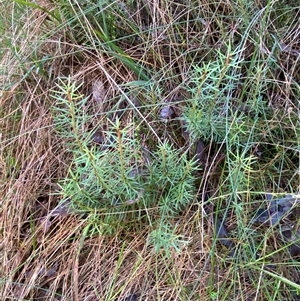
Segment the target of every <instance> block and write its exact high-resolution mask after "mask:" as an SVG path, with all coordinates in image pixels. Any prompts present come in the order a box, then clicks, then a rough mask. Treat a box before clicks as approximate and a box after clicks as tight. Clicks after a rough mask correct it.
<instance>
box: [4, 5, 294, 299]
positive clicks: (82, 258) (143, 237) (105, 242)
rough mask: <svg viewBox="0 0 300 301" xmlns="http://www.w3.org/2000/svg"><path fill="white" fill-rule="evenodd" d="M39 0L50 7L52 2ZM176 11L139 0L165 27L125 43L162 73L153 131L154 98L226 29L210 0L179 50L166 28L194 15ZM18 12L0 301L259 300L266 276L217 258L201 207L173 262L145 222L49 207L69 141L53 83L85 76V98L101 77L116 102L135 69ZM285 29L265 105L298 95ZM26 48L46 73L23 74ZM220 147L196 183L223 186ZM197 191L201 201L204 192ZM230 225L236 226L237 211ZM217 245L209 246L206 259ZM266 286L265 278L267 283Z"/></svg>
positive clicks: (107, 97)
mask: <svg viewBox="0 0 300 301" xmlns="http://www.w3.org/2000/svg"><path fill="white" fill-rule="evenodd" d="M189 4H191V3H189ZM40 5H41V6H44V7H47V8H48V9H51V2H50V1H49V2H48V1H43V2H41V3H40ZM174 7H175V6H174ZM174 7H173V9H174V10H176V9H175V8H174ZM178 7H179V8H180V9H179V8H178V10H177V12H176V13H174V12H171V11H170V10H171V8H170V7H169V6H168V2H164V1H162V3H158V2H157V1H150V2H149V3H147V4H145V7H144V8H140V11H139V10H138V11H139V12H140V14H137V15H135V16H134V18H137V23H139V24H143V22H144V21H141V20H139V18H141V17H143V13H144V11H145V10H148V11H151V13H152V16H153V20H154V24H156V25H159V26H160V27H159V26H158V27H157V28H154V29H153V32H152V36H149V38H148V39H145V38H144V37H143V40H142V42H141V43H140V44H139V45H135V46H132V45H131V46H130V45H126V42H124V45H122V46H123V47H124V49H125V50H126V52H127V53H128V54H129V55H130V56H131V57H132V58H135V59H136V61H137V62H139V63H140V64H142V65H143V66H145V67H146V68H147V69H148V68H149V69H151V70H157V72H158V74H159V75H158V76H157V77H158V78H157V79H156V78H155V75H154V79H155V80H157V81H158V82H159V80H160V79H161V78H163V79H166V80H163V83H164V85H165V86H164V88H165V89H164V91H163V93H162V94H161V95H159V96H161V99H160V100H158V101H157V100H155V101H156V102H155V101H154V102H153V103H151V102H150V100H149V99H147V98H146V99H145V98H143V96H140V98H141V100H142V101H144V102H145V100H146V101H148V103H146V105H149V107H150V109H149V111H147V115H146V116H145V117H144V120H143V121H141V122H144V123H148V124H147V126H148V127H149V128H151V129H152V130H153V131H154V132H155V131H156V130H160V131H161V132H162V130H161V129H160V128H159V129H158V127H159V126H157V125H156V123H155V121H153V120H151V114H154V112H157V110H158V109H157V108H158V107H159V105H161V104H163V103H164V102H169V101H172V100H173V99H176V98H178V96H179V95H181V93H182V90H181V86H182V83H184V82H186V81H187V80H188V78H187V72H188V71H189V70H190V64H191V63H192V62H193V60H194V59H196V58H197V57H202V58H206V57H210V55H211V52H212V51H213V49H214V48H216V47H220V49H221V48H222V47H223V46H224V40H225V36H226V37H227V35H222V32H221V31H222V28H220V24H218V22H219V21H218V19H217V18H216V19H214V18H213V17H214V14H213V15H212V14H211V11H212V8H211V7H210V5H209V3H203V6H202V9H203V11H205V12H206V11H207V14H208V16H209V17H208V19H209V20H210V21H209V22H208V21H207V22H206V21H205V22H204V19H201V20H202V21H201V22H202V23H201V22H200V23H199V24H198V26H199V28H202V29H201V30H199V28H193V27H191V28H187V29H186V31H187V36H186V44H185V45H181V46H180V47H178V45H177V41H176V40H174V41H172V40H170V39H171V38H172V37H173V38H174V37H175V36H176V35H177V34H178V33H176V32H174V28H175V27H174V26H172V24H173V23H174V22H175V21H178V20H181V19H185V20H186V18H188V15H189V12H190V8H187V7H186V5H185V4H180V3H178ZM215 9H216V14H217V12H218V14H219V15H230V14H231V13H233V12H234V11H235V7H234V6H232V5H230V4H228V3H227V2H226V3H225V1H224V2H222V1H221V2H220V4H219V5H217V7H216V8H215ZM204 15H205V13H204ZM170 16H173V19H172V18H171V17H170ZM24 18H28V19H27V20H26V19H25V20H24V26H23V28H24V31H22V32H21V33H20V34H19V33H18V34H17V35H16V36H14V38H15V39H18V40H20V41H21V43H20V46H21V48H20V49H19V56H20V55H21V56H22V58H21V60H23V61H24V64H23V65H22V64H20V60H19V59H17V57H16V55H15V54H14V53H13V52H12V51H7V53H6V55H5V56H4V57H2V65H3V66H6V73H5V74H4V75H1V82H2V83H3V86H4V85H5V86H9V87H10V88H9V89H5V91H4V90H3V91H2V92H1V97H0V112H1V120H0V135H1V136H0V139H1V141H0V142H1V149H0V172H1V178H0V200H1V209H0V241H1V242H0V266H1V268H0V278H1V279H0V295H1V300H49V301H54V300H57V301H58V300H59V301H63V300H74V301H81V300H88V301H96V300H107V301H109V300H122V298H123V297H126V296H128V295H130V294H132V293H137V294H138V295H139V296H140V299H139V300H149V301H150V300H153V301H154V300H155V301H156V300H211V298H212V294H211V293H212V291H213V292H224V294H225V298H226V294H228V295H227V297H228V299H227V300H230V296H231V295H232V294H233V293H234V294H235V298H236V299H235V300H250V296H252V298H254V297H253V296H256V300H264V299H263V293H261V292H260V290H259V285H258V287H255V284H257V281H258V283H260V282H261V279H260V278H257V279H254V277H255V276H258V275H260V277H264V276H262V275H261V273H260V272H257V273H256V274H255V273H253V274H251V273H248V272H247V271H246V270H243V271H237V264H236V262H235V261H227V260H226V259H224V258H223V256H222V255H219V253H218V251H217V249H215V248H214V247H213V240H212V237H213V231H212V229H211V226H207V225H209V223H208V221H209V219H207V220H206V218H205V219H204V217H203V216H202V210H203V208H202V207H201V206H199V208H197V209H196V211H195V210H194V208H190V209H187V210H186V211H185V212H184V214H183V215H182V217H180V218H178V221H177V222H178V224H179V225H180V230H181V234H183V235H184V236H185V237H188V238H189V240H190V241H189V244H188V246H187V247H185V248H184V249H183V251H182V252H181V253H180V254H179V253H176V252H174V253H172V254H171V256H170V258H166V257H165V256H164V254H163V253H154V252H153V249H152V248H151V247H150V246H149V245H147V236H148V234H149V229H148V228H142V229H141V231H140V232H139V233H131V232H130V231H120V232H119V233H117V234H116V235H115V236H114V237H108V236H99V235H98V236H95V237H86V236H85V231H86V230H87V228H88V226H89V223H90V220H89V217H81V216H79V215H76V214H75V215H66V216H53V215H52V213H51V212H53V210H54V209H55V208H56V207H57V205H58V203H59V201H60V200H61V197H60V196H59V195H58V194H57V192H58V190H59V187H58V185H57V183H58V181H59V180H61V179H63V178H64V177H65V176H66V174H67V171H68V168H69V164H70V162H71V159H72V157H71V155H70V153H69V152H68V149H67V145H66V143H65V141H64V140H63V138H60V137H57V135H56V134H55V131H54V125H53V116H52V114H53V112H52V110H51V108H52V107H53V106H54V105H55V101H56V100H55V99H54V98H52V97H51V91H52V90H53V89H54V88H55V80H56V78H57V77H59V76H68V75H71V77H72V80H74V81H76V82H79V83H81V82H83V83H84V85H83V88H82V93H84V94H85V95H90V94H92V90H93V83H95V82H96V81H97V80H98V81H101V82H102V83H103V85H104V87H105V91H104V92H103V93H102V94H101V98H102V102H103V104H104V106H108V107H113V105H114V103H111V101H112V99H114V97H115V96H116V95H118V94H120V89H121V88H120V86H121V85H122V84H126V83H128V82H130V81H134V80H136V75H135V74H134V72H133V71H132V70H130V69H129V68H127V67H126V66H124V65H123V64H120V62H119V61H118V60H116V59H115V58H114V57H109V56H108V55H107V53H105V52H104V51H103V52H102V51H101V50H100V51H95V49H93V50H91V49H90V48H89V47H86V48H85V47H84V46H82V45H78V44H76V43H75V40H76V38H75V37H73V34H75V32H74V33H73V32H66V31H65V29H64V28H63V29H61V30H55V31H53V35H52V36H50V37H47V38H45V39H41V36H43V35H44V34H45V33H46V32H47V29H48V30H49V25H47V23H46V22H45V21H46V20H47V15H46V14H44V13H42V12H40V11H38V10H34V11H33V12H32V14H31V15H27V16H24ZM201 18H202V17H201ZM32 20H34V23H33V22H32ZM222 21H224V24H225V25H224V24H222V26H224V27H226V26H228V27H230V26H231V25H232V24H230V22H229V21H228V20H226V18H225V17H224V20H222ZM44 24H46V25H45V26H44ZM187 24H188V22H187ZM11 31H13V28H11ZM193 31H195V35H194V36H193V35H192V34H191V32H193ZM289 32H290V34H289V35H286V36H285V38H286V39H285V40H284V41H283V44H284V45H289V48H284V50H283V51H282V53H281V54H280V55H284V59H282V60H280V62H281V63H282V65H281V66H280V67H281V70H284V71H286V72H283V73H282V74H280V76H283V78H282V79H280V80H278V79H277V75H276V76H274V77H276V78H274V82H275V83H276V85H275V87H274V89H273V88H272V89H273V90H272V89H271V88H270V90H269V91H268V93H267V96H266V97H268V100H269V102H270V103H271V104H272V106H273V105H274V107H275V105H277V104H279V105H278V106H279V107H281V108H282V107H284V108H285V110H286V111H291V110H296V109H297V105H298V102H297V101H299V100H297V99H295V98H296V97H297V95H295V94H294V91H293V90H292V89H289V85H290V82H291V81H290V78H287V77H286V76H287V74H289V75H290V76H291V77H292V78H293V79H294V80H296V81H298V83H299V42H297V41H299V28H296V27H295V26H292V25H291V27H290V31H289ZM83 34H86V35H89V36H90V37H91V40H94V38H95V37H94V36H93V33H91V32H89V29H88V28H86V32H85V33H83ZM144 34H145V33H144ZM146 34H148V33H146ZM141 35H142V33H141ZM166 37H168V38H166ZM73 39H74V40H73ZM195 41H197V42H195ZM249 41H250V39H249ZM249 41H248V40H247V43H249V44H250V45H249V46H248V50H245V52H244V53H243V54H244V56H245V57H247V56H248V55H249V53H250V52H251V51H252V48H251V47H252V46H251V42H249ZM120 44H122V42H120ZM32 45H36V46H34V47H33V48H34V49H35V50H36V52H37V53H38V55H37V56H38V57H43V56H44V55H50V56H51V57H52V58H53V59H52V60H51V61H50V62H47V63H46V65H45V67H44V69H45V70H47V68H48V70H50V67H51V72H49V74H48V77H47V76H46V77H45V76H42V75H41V74H39V73H38V72H35V70H34V68H33V69H32V72H30V74H28V75H26V70H27V71H28V70H29V69H30V68H32V64H31V62H32V60H33V58H32V55H33V52H32V48H31V47H32ZM201 45H205V46H204V47H201ZM29 46H30V47H29ZM97 47H100V46H99V45H97ZM249 49H250V50H249ZM291 49H292V50H293V51H291ZM265 53H268V50H266V49H265V48H264V49H263V50H262V52H261V56H262V57H263V56H264V54H265ZM77 54H78V55H77ZM190 57H194V59H190ZM297 74H298V75H297ZM298 95H299V94H298ZM157 96H158V95H155V97H157ZM286 99H288V101H285V100H286ZM92 101H93V98H91V107H92V109H93V110H94V111H95V112H99V110H101V109H103V107H102V106H103V104H101V105H99V104H98V105H99V106H100V108H99V106H98V105H95V103H92ZM179 110H180V108H179ZM101 123H103V118H102V117H101V118H98V117H97V116H95V118H94V119H93V120H92V121H91V125H90V127H91V128H92V129H93V128H97V126H98V125H99V124H101ZM295 127H296V125H295ZM91 128H90V129H91ZM90 129H85V130H90ZM292 130H296V129H295V128H292ZM159 138H160V137H159ZM169 138H171V139H173V140H172V141H173V142H174V143H175V144H178V145H179V144H180V143H181V144H182V141H181V140H180V139H179V140H178V139H176V137H174V136H170V137H169ZM179 146H182V145H179ZM220 149H221V148H220ZM216 153H217V156H215V157H214V159H213V160H212V162H213V163H215V164H214V166H213V167H211V168H208V167H206V168H205V170H204V177H203V181H202V182H201V184H200V187H203V186H209V187H211V186H212V187H215V186H216V185H219V183H218V182H219V179H216V174H217V176H219V175H220V169H218V167H219V166H220V165H222V162H223V161H222V160H223V157H222V153H221V154H219V149H218V150H217V151H216ZM295 181H296V180H295ZM216 183H217V184H216ZM199 195H200V193H199ZM199 199H200V201H201V196H199ZM232 223H233V224H234V223H235V220H234V218H233V219H232ZM245 241H246V240H245ZM242 243H243V242H242ZM212 252H215V253H216V254H214V256H211V255H212ZM220 254H222V252H220ZM283 274H285V275H287V274H289V271H288V270H285V271H283ZM295 278H297V277H295ZM264 283H272V279H271V280H270V282H268V281H265V282H264ZM265 285H266V284H265ZM233 286H235V287H233ZM266 286H267V285H266ZM227 288H228V290H227ZM229 291H232V292H233V293H232V292H231V293H230V292H229ZM225 292H226V293H225ZM248 297H249V299H247V298H248ZM118 298H119V299H118ZM222 298H223V297H222V296H219V299H222ZM222 300H223V299H222ZM251 300H254V299H251Z"/></svg>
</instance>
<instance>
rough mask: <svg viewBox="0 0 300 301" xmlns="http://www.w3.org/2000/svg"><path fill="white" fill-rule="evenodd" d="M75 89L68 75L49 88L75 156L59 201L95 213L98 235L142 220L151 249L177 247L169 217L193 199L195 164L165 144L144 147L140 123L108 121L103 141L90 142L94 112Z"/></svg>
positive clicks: (60, 125)
mask: <svg viewBox="0 0 300 301" xmlns="http://www.w3.org/2000/svg"><path fill="white" fill-rule="evenodd" d="M79 88H80V85H79V86H76V84H75V83H72V82H71V80H70V78H68V79H66V80H62V79H61V80H60V82H59V83H58V85H57V89H56V90H55V91H53V97H55V99H56V106H55V107H54V108H53V114H54V116H55V128H56V131H57V133H58V134H59V135H60V136H61V137H62V139H65V141H66V143H68V149H69V150H70V152H71V153H72V154H73V160H72V163H71V165H70V168H69V173H68V175H67V177H66V178H65V179H64V180H62V181H60V187H61V195H62V196H63V199H70V200H71V204H72V207H73V210H75V211H77V212H81V213H87V214H92V215H96V216H97V217H98V221H99V222H98V225H97V229H100V231H99V232H101V233H110V234H111V233H115V232H116V230H119V227H124V226H126V225H128V224H131V225H133V228H134V227H135V226H137V224H140V223H144V224H145V226H147V225H149V226H151V227H152V228H153V231H152V233H151V235H150V239H149V241H151V242H152V243H153V244H154V245H155V249H160V247H164V248H165V249H166V250H167V251H169V248H170V247H171V246H172V247H175V248H176V249H177V250H178V245H177V237H178V238H179V237H180V236H178V235H177V234H176V233H175V232H174V227H173V228H171V224H172V218H174V217H175V216H176V215H177V214H178V213H180V212H181V211H182V210H184V209H185V208H186V207H187V206H188V205H190V204H191V203H192V201H193V200H194V198H195V195H196V189H195V180H196V171H197V170H198V169H199V168H198V165H197V162H196V161H195V160H193V159H188V156H187V152H182V151H181V150H176V149H175V148H174V147H172V146H171V145H170V144H169V143H167V142H165V143H162V144H158V145H157V147H156V149H153V150H151V151H150V150H148V149H147V145H146V142H145V141H142V140H141V138H140V137H139V135H138V131H139V126H137V125H136V124H135V123H127V124H126V125H124V123H122V121H121V119H119V118H116V119H115V120H110V119H108V126H107V129H106V130H105V131H104V130H103V132H102V134H103V136H104V141H103V144H101V145H95V144H93V141H92V135H93V131H91V132H88V131H87V130H86V129H87V124H88V123H89V121H90V119H91V118H92V116H89V115H88V114H86V113H85V110H84V107H85V106H87V101H88V99H89V98H88V97H83V96H82V95H81V94H80V93H79ZM107 118H108V117H107ZM99 225H101V227H99ZM93 233H94V232H93Z"/></svg>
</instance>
